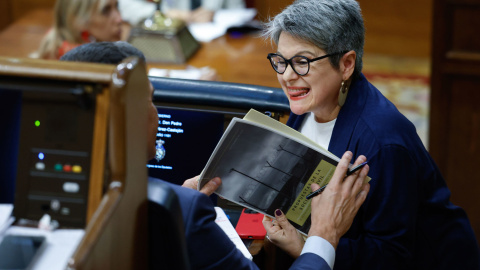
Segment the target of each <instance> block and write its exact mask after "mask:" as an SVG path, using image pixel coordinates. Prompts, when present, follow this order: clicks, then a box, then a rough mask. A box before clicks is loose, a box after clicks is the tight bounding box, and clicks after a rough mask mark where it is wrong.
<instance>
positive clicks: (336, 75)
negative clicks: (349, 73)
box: [277, 32, 343, 122]
mask: <svg viewBox="0 0 480 270" xmlns="http://www.w3.org/2000/svg"><path fill="white" fill-rule="evenodd" d="M277 53H278V54H280V55H282V56H283V57H284V58H285V59H290V58H291V57H293V56H296V55H302V56H305V57H307V58H309V59H313V58H316V57H319V56H323V55H325V54H327V53H326V52H325V51H323V50H322V49H320V48H319V47H317V46H315V45H313V44H311V43H309V42H306V41H304V40H301V39H298V38H295V37H293V36H292V35H290V34H288V33H285V32H282V33H281V34H280V39H279V41H278V48H277ZM277 78H278V81H279V82H280V85H281V86H282V89H283V91H284V92H285V94H286V95H287V97H288V100H289V101H290V109H291V111H292V112H293V113H295V114H297V115H301V114H304V113H307V112H313V113H314V114H315V119H316V120H317V121H318V122H328V121H331V120H333V119H335V118H336V117H337V115H338V112H339V111H340V107H339V106H338V93H339V90H340V86H341V83H342V80H343V79H342V73H341V71H340V70H338V69H335V68H334V67H333V66H332V65H331V64H330V61H329V59H328V58H325V59H321V60H319V61H315V62H313V63H310V71H309V72H308V73H307V74H306V75H304V76H300V75H298V74H296V73H295V72H294V71H293V69H292V67H291V66H290V65H288V67H287V69H286V70H285V72H284V73H283V74H277Z"/></svg>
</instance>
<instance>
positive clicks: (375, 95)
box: [355, 76, 418, 145]
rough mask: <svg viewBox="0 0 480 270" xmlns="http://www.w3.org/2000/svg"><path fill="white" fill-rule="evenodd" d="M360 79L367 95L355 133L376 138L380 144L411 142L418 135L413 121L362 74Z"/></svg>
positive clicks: (362, 91) (362, 90) (363, 91)
mask: <svg viewBox="0 0 480 270" xmlns="http://www.w3.org/2000/svg"><path fill="white" fill-rule="evenodd" d="M360 80H361V83H360V84H359V85H358V86H359V87H360V88H361V89H359V90H360V91H359V92H361V95H365V96H364V98H365V101H364V102H365V103H364V105H363V108H362V109H361V111H359V113H360V115H359V118H358V122H357V126H356V128H355V129H356V132H355V133H356V134H358V135H360V136H362V137H367V138H368V139H369V140H374V141H376V143H378V144H379V145H385V144H388V145H390V144H398V145H407V144H408V145H409V144H411V142H410V141H411V140H412V139H413V138H415V137H418V134H417V132H416V129H415V126H414V125H413V123H412V122H411V121H410V120H408V119H407V118H406V117H405V116H404V115H403V114H402V113H400V111H399V110H398V109H397V108H396V107H395V105H394V104H393V103H392V102H391V101H389V100H388V99H387V98H386V97H385V96H384V95H383V94H382V93H381V92H380V91H379V90H378V89H377V88H376V87H375V86H373V85H372V84H371V83H369V82H368V80H367V79H366V78H365V77H363V76H362V78H361V79H360ZM359 92H357V93H358V94H357V95H359V94H360V93H359ZM357 98H358V97H357ZM407 141H409V142H408V143H407Z"/></svg>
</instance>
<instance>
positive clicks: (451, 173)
mask: <svg viewBox="0 0 480 270" xmlns="http://www.w3.org/2000/svg"><path fill="white" fill-rule="evenodd" d="M479 68H480V67H479ZM447 80H448V79H447ZM449 80H450V85H451V87H450V89H449V90H448V89H445V90H447V91H449V92H450V95H449V96H450V99H449V106H448V108H449V110H448V112H449V114H448V116H447V117H448V118H446V119H445V121H446V122H447V123H448V129H447V130H446V132H447V141H445V144H444V147H445V148H446V153H445V154H446V156H445V167H444V171H445V173H444V176H445V178H446V180H447V184H448V187H449V188H450V191H451V192H452V197H451V200H452V202H454V203H455V204H457V205H460V206H462V207H463V208H464V209H465V211H466V212H467V213H468V216H469V218H470V222H471V224H472V226H473V229H474V230H475V231H476V233H477V235H479V233H480V211H479V210H480V205H479V203H478V191H479V190H480V181H479V180H480V176H478V174H477V173H475V170H476V168H478V164H479V163H480V156H479V154H480V106H478V101H479V100H480V91H479V89H480V78H479V77H462V76H458V77H457V76H453V77H450V78H449ZM447 85H448V84H447Z"/></svg>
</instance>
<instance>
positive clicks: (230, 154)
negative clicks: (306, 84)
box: [198, 110, 340, 235]
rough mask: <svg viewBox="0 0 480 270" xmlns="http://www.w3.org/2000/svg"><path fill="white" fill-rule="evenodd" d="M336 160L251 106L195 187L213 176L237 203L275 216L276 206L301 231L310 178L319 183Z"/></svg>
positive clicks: (221, 192)
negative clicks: (218, 179)
mask: <svg viewBox="0 0 480 270" xmlns="http://www.w3.org/2000/svg"><path fill="white" fill-rule="evenodd" d="M339 160H340V159H339V158H338V157H336V156H335V155H333V154H332V153H330V152H328V151H327V150H325V149H323V148H321V147H320V146H318V145H316V144H315V143H314V142H312V141H311V140H309V139H307V138H306V137H305V136H303V135H302V134H301V133H299V132H297V131H295V130H293V129H291V128H290V127H288V126H286V125H284V124H282V123H280V122H278V121H276V120H274V119H271V118H270V117H268V116H266V115H263V114H261V113H259V112H257V111H255V110H251V111H250V112H249V113H248V114H247V115H246V116H245V117H244V119H239V118H234V119H233V120H232V121H231V122H230V124H229V126H228V128H227V129H226V130H225V133H224V135H223V136H222V138H221V140H220V141H219V143H218V145H217V147H216V148H215V150H214V152H213V154H212V156H211V157H210V159H209V161H208V163H207V165H206V167H205V169H204V170H203V172H202V174H201V175H200V177H199V186H198V188H199V189H200V188H201V187H203V185H204V184H205V183H206V182H207V181H209V180H210V179H212V178H213V177H216V176H218V177H220V178H221V179H222V185H221V186H220V187H219V188H218V190H217V191H216V192H215V193H216V194H218V195H219V196H221V197H223V198H225V199H227V200H229V201H232V202H234V203H236V204H239V205H242V206H244V207H247V208H250V209H252V210H255V211H257V212H260V213H263V214H265V215H267V216H270V217H274V211H275V210H276V209H281V210H282V211H283V212H284V213H285V214H286V216H287V218H288V219H289V220H290V221H291V223H292V225H293V226H295V228H297V229H298V230H299V231H300V232H301V233H303V234H305V235H306V234H307V233H308V230H309V228H310V224H311V220H310V212H311V208H310V202H311V200H308V199H306V198H305V197H306V196H307V195H308V194H309V193H311V192H312V191H311V188H310V185H311V183H317V184H319V185H320V186H324V185H326V184H327V183H328V181H329V180H330V179H331V177H332V176H333V173H334V171H335V168H336V165H337V164H338V161H339Z"/></svg>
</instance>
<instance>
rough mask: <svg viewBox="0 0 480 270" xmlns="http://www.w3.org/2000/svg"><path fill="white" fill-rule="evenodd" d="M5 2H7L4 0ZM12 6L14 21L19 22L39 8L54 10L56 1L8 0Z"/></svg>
mask: <svg viewBox="0 0 480 270" xmlns="http://www.w3.org/2000/svg"><path fill="white" fill-rule="evenodd" d="M2 1H5V0H2ZM7 1H10V4H11V14H12V19H13V20H17V19H19V18H20V17H22V16H23V15H25V14H27V13H28V12H29V11H32V10H35V9H39V8H49V9H53V6H55V0H7Z"/></svg>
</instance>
